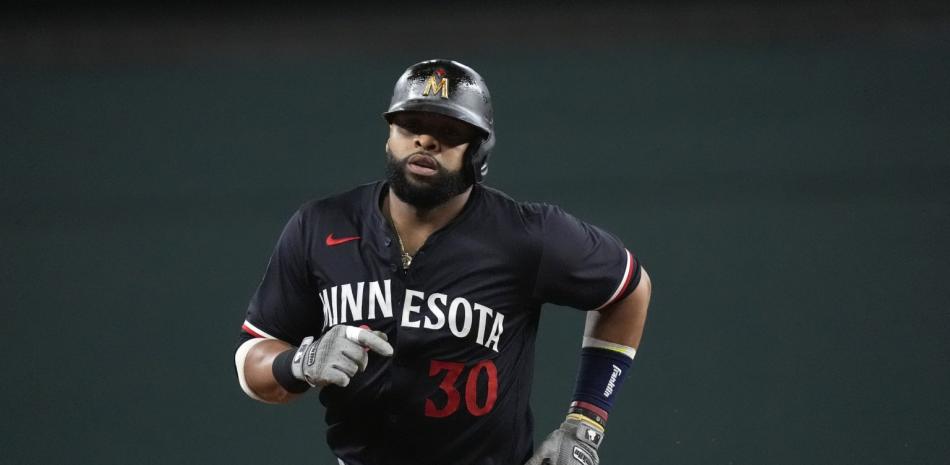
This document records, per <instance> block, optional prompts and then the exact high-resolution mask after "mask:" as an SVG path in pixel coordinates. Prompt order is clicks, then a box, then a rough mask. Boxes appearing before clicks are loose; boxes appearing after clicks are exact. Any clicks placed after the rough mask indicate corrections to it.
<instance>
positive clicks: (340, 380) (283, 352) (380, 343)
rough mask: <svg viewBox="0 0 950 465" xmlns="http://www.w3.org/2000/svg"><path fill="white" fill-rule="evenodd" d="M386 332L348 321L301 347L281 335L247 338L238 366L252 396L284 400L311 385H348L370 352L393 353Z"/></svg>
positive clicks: (267, 400)
mask: <svg viewBox="0 0 950 465" xmlns="http://www.w3.org/2000/svg"><path fill="white" fill-rule="evenodd" d="M386 339H387V338H386V334H385V333H382V332H380V331H371V330H368V329H364V328H357V327H355V326H348V325H336V326H334V327H333V328H330V330H329V331H327V332H326V333H325V334H324V335H323V336H321V337H320V339H315V338H314V337H312V336H311V337H306V338H304V340H303V341H301V343H300V347H299V348H298V347H294V346H292V345H290V344H288V343H286V342H283V341H280V340H277V339H266V338H253V339H249V340H246V341H244V343H242V344H241V346H240V347H238V350H237V352H236V353H235V358H234V362H235V367H236V368H237V370H238V379H239V382H240V383H241V387H242V388H243V389H244V391H245V392H246V393H247V394H248V396H250V397H251V398H253V399H256V400H259V401H261V402H265V403H269V404H285V403H287V402H290V401H291V400H293V399H294V398H296V397H297V396H298V395H299V394H302V393H303V392H305V391H306V390H307V389H309V388H310V387H311V386H317V387H323V386H326V385H328V384H335V385H337V386H340V387H346V386H347V385H349V384H350V379H351V378H352V377H353V376H356V375H357V373H360V372H362V371H365V370H366V365H367V364H368V363H369V354H368V353H367V352H370V351H372V352H374V353H376V354H379V355H382V356H385V357H389V356H390V355H392V353H393V348H392V346H391V345H390V344H389V343H388V342H387V341H386Z"/></svg>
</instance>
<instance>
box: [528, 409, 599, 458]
mask: <svg viewBox="0 0 950 465" xmlns="http://www.w3.org/2000/svg"><path fill="white" fill-rule="evenodd" d="M603 440H604V433H603V432H601V430H599V429H597V428H596V427H594V426H593V422H590V423H589V422H586V421H582V420H578V419H574V418H568V419H566V420H564V423H561V427H560V428H558V429H556V430H554V432H553V433H551V434H549V435H548V437H547V439H545V440H544V442H542V443H541V446H540V447H538V450H537V451H535V453H534V456H532V457H531V460H528V463H526V464H525V465H597V464H598V463H599V462H600V457H598V456H597V448H598V447H599V446H600V442H601V441H603Z"/></svg>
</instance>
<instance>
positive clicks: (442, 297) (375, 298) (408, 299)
mask: <svg viewBox="0 0 950 465" xmlns="http://www.w3.org/2000/svg"><path fill="white" fill-rule="evenodd" d="M390 289H391V286H390V281H389V280H388V279H387V280H385V281H370V282H358V283H349V284H341V285H339V286H333V287H330V288H327V289H324V290H322V291H320V300H321V301H322V302H323V321H325V322H326V326H328V327H329V326H334V325H337V324H343V323H354V322H360V321H369V320H376V319H379V318H392V317H393V305H392V292H391V290H390ZM504 323H505V315H504V314H502V313H498V312H495V311H494V310H492V309H491V308H488V307H486V306H484V305H482V304H479V303H477V302H469V301H468V299H466V298H464V297H454V298H450V297H449V296H448V295H446V294H442V293H439V292H435V293H431V294H429V295H428V296H427V295H426V294H425V293H423V292H420V291H414V290H412V289H406V296H405V298H404V299H403V302H402V318H401V320H400V322H399V325H400V326H402V327H403V328H425V329H431V330H437V331H439V330H443V331H444V330H445V329H446V328H447V329H448V330H449V331H451V333H452V335H453V336H455V337H457V338H460V339H463V338H468V337H469V336H470V335H472V334H473V333H474V335H475V343H476V344H479V345H482V346H484V347H486V348H489V349H491V350H494V351H495V352H498V342H499V341H500V339H501V334H502V332H504Z"/></svg>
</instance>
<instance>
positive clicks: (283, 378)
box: [271, 349, 310, 394]
mask: <svg viewBox="0 0 950 465" xmlns="http://www.w3.org/2000/svg"><path fill="white" fill-rule="evenodd" d="M296 353H297V349H290V350H286V351H284V352H281V353H280V354H278V355H277V357H276V358H274V364H273V365H271V373H273V375H274V379H275V380H277V384H280V387H282V388H284V389H285V390H286V391H287V392H289V393H292V394H300V393H302V392H306V391H307V389H310V385H309V384H307V382H306V381H301V380H299V379H297V377H296V376H294V372H293V369H292V368H291V364H292V363H293V361H294V354H296Z"/></svg>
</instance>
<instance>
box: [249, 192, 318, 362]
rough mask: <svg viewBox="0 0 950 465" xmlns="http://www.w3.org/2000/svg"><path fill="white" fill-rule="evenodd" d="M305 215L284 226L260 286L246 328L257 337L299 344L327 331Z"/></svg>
mask: <svg viewBox="0 0 950 465" xmlns="http://www.w3.org/2000/svg"><path fill="white" fill-rule="evenodd" d="M306 229H307V228H306V224H305V220H304V215H303V214H302V212H301V211H300V210H298V211H297V212H296V213H295V214H294V215H293V217H291V218H290V221H288V222H287V224H286V226H284V230H283V231H282V232H281V234H280V238H279V239H278V241H277V245H276V246H275V247H274V251H273V253H272V254H271V257H270V261H269V262H268V263H267V269H266V270H265V271H264V277H263V279H261V283H260V285H258V287H257V290H256V291H255V292H254V296H253V297H251V302H250V304H249V305H248V309H247V317H246V319H245V321H244V325H243V326H242V329H243V331H244V333H247V334H249V335H251V336H253V337H263V338H269V339H280V340H282V341H284V342H287V343H290V344H293V345H297V344H299V343H300V341H301V340H302V339H303V338H305V337H307V336H318V335H319V334H320V333H321V331H322V329H323V309H322V304H321V302H320V299H319V297H318V295H317V286H316V283H315V282H313V281H314V279H315V278H313V275H312V274H311V273H310V264H309V259H308V257H309V256H310V254H309V247H308V243H309V241H308V239H307V237H306V234H305V231H306Z"/></svg>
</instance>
